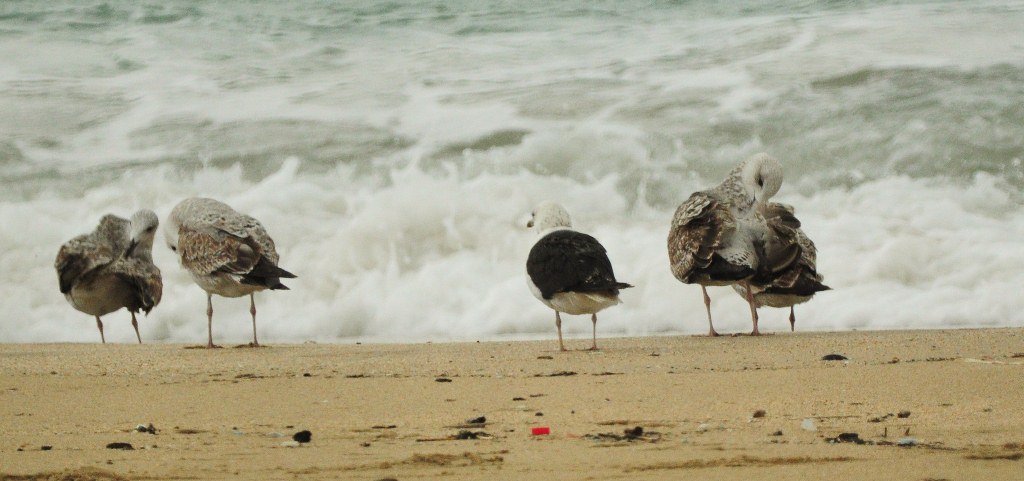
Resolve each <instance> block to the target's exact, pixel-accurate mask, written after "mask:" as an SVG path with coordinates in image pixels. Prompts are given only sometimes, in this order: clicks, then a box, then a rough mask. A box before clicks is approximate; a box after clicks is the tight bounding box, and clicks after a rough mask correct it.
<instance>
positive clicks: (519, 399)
mask: <svg viewBox="0 0 1024 481" xmlns="http://www.w3.org/2000/svg"><path fill="white" fill-rule="evenodd" d="M512 400H513V401H525V400H526V398H524V397H519V396H516V397H514V398H512Z"/></svg>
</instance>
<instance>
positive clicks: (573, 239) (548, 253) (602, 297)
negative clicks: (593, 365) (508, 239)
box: [526, 202, 633, 351]
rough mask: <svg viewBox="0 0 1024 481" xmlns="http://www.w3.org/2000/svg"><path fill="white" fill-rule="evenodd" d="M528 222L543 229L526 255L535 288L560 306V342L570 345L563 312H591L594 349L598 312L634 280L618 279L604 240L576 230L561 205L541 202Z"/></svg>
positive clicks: (548, 301) (538, 295)
mask: <svg viewBox="0 0 1024 481" xmlns="http://www.w3.org/2000/svg"><path fill="white" fill-rule="evenodd" d="M526 227H529V228H534V229H536V230H537V232H538V234H539V235H540V239H539V240H538V241H537V243H536V244H534V245H533V248H532V249H530V255H529V256H528V257H527V259H526V273H527V274H528V276H529V277H528V284H529V286H530V292H532V293H533V295H534V297H536V298H537V299H539V300H540V301H541V302H543V303H544V304H545V305H546V306H548V307H550V308H552V309H554V310H555V328H556V329H558V348H559V349H560V350H562V351H565V350H566V349H565V344H564V343H563V342H562V317H561V314H560V313H562V312H564V313H566V314H573V315H578V314H590V320H591V322H592V323H593V343H592V344H591V346H590V349H591V350H594V351H596V350H597V312H598V311H600V310H602V309H604V308H606V307H609V306H614V305H615V304H618V303H620V302H621V301H620V300H619V289H626V288H628V287H633V286H631V285H629V284H626V283H624V282H618V281H616V280H615V273H614V272H613V271H612V264H611V262H610V261H609V260H608V254H607V253H606V252H605V249H604V246H602V245H601V244H600V243H599V242H598V241H597V239H594V238H593V237H591V236H589V235H587V234H584V233H582V232H577V231H575V230H572V220H571V219H570V217H569V212H568V211H566V210H565V208H564V207H562V206H561V205H558V204H556V203H553V202H543V203H541V204H540V205H539V206H537V208H536V210H534V211H533V214H532V217H531V219H530V221H529V222H528V223H527V224H526Z"/></svg>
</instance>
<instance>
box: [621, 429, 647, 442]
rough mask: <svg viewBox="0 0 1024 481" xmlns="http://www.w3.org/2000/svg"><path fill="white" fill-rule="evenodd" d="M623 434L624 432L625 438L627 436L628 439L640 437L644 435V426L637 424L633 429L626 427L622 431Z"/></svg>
mask: <svg viewBox="0 0 1024 481" xmlns="http://www.w3.org/2000/svg"><path fill="white" fill-rule="evenodd" d="M623 434H625V435H626V438H628V439H635V438H639V437H642V436H643V435H644V428H642V427H640V426H637V427H635V428H633V429H626V430H624V431H623Z"/></svg>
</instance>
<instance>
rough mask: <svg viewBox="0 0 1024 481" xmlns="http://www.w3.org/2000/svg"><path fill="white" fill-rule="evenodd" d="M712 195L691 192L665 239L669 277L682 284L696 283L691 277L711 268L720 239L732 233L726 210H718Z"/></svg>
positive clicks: (732, 220)
mask: <svg viewBox="0 0 1024 481" xmlns="http://www.w3.org/2000/svg"><path fill="white" fill-rule="evenodd" d="M714 197H715V194H714V193H713V192H694V193H693V194H692V195H691V196H690V198H689V199H687V200H686V202H683V203H682V204H680V206H679V208H677V209H676V213H675V215H674V216H673V218H672V227H671V229H670V230H669V235H668V255H669V261H670V264H671V268H672V274H673V275H674V276H675V277H676V279H679V280H680V281H683V282H685V283H693V282H696V281H697V279H695V278H694V276H693V275H694V274H695V272H696V271H698V270H699V269H705V268H707V267H708V266H710V265H711V257H712V255H714V254H715V252H717V251H718V249H719V248H720V247H722V238H723V237H724V236H726V235H729V234H730V233H731V232H732V231H734V230H735V229H736V220H735V219H734V218H733V217H732V215H731V214H730V212H729V209H724V208H720V204H721V203H720V202H719V201H718V200H716V199H715V198H714Z"/></svg>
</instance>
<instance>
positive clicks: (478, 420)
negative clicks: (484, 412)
mask: <svg viewBox="0 0 1024 481" xmlns="http://www.w3.org/2000/svg"><path fill="white" fill-rule="evenodd" d="M466 424H487V416H480V417H476V418H473V419H470V420H468V421H466Z"/></svg>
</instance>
